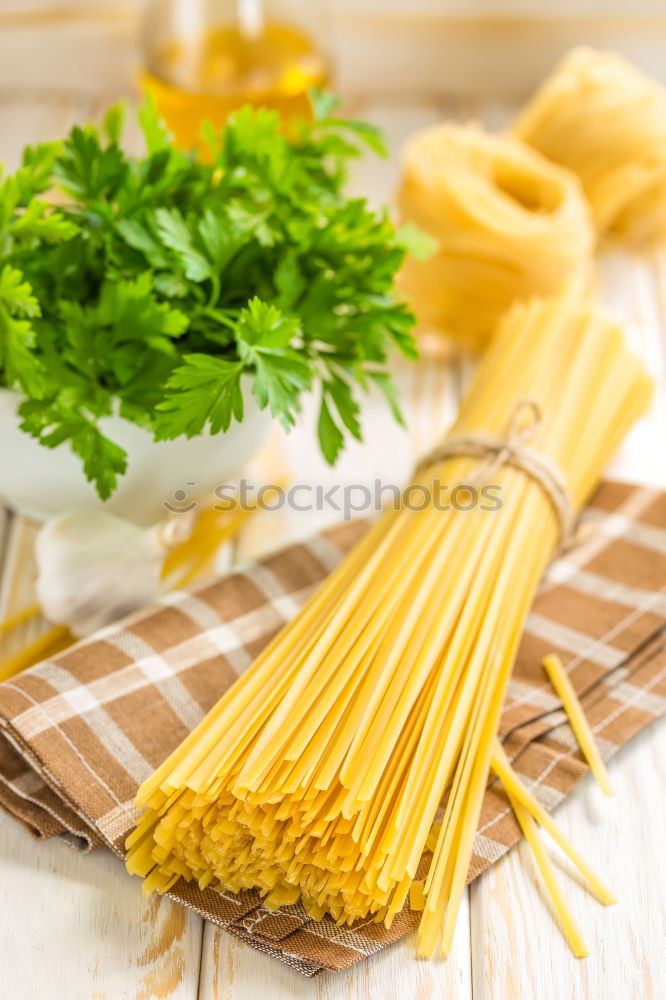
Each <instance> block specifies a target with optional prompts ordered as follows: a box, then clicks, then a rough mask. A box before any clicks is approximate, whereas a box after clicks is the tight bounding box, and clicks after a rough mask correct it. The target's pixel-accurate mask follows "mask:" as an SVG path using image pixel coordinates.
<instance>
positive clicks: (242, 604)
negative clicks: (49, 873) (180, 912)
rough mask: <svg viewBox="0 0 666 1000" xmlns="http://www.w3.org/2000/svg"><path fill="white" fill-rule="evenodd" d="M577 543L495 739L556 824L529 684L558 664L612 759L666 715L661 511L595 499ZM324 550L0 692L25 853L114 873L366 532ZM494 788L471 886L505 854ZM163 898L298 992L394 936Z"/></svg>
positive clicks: (140, 617)
mask: <svg viewBox="0 0 666 1000" xmlns="http://www.w3.org/2000/svg"><path fill="white" fill-rule="evenodd" d="M582 524H583V528H584V536H586V538H585V539H584V540H583V541H581V543H580V544H579V545H578V546H577V547H576V548H575V549H574V550H573V551H571V552H570V553H569V554H568V555H567V556H566V557H564V558H562V559H560V560H558V561H557V562H555V563H554V564H553V565H552V566H551V568H550V570H549V572H548V575H547V577H546V579H545V580H544V583H543V585H542V587H541V590H540V592H539V594H538V596H537V599H536V601H535V605H534V608H533V612H532V614H531V616H530V618H529V621H528V623H527V628H526V631H525V635H524V638H523V642H522V645H521V649H520V653H519V657H518V661H517V664H516V668H515V671H514V674H513V680H512V681H511V685H510V688H509V692H508V697H507V702H506V706H505V709H504V714H503V718H502V725H501V735H502V738H503V740H504V743H505V747H506V749H507V752H508V753H509V756H510V757H511V758H512V760H513V761H514V764H515V766H516V768H517V770H518V771H519V773H520V774H522V775H523V777H524V778H525V779H526V780H527V782H528V784H529V785H530V787H531V788H532V789H533V791H534V793H535V794H536V796H537V797H538V798H539V800H540V801H541V802H542V804H543V805H544V806H545V807H546V808H547V809H552V808H554V806H556V805H557V803H558V802H560V801H561V799H562V798H564V796H565V795H566V794H567V793H568V792H569V791H570V790H571V789H572V788H573V786H574V785H575V784H576V783H577V781H578V780H579V779H580V778H581V777H582V776H583V775H584V774H585V773H586V771H587V767H586V765H585V763H584V762H583V760H582V758H581V756H580V753H579V752H578V750H577V745H576V741H575V739H574V737H573V734H572V732H571V730H570V728H569V726H568V724H567V721H566V716H565V715H564V713H563V712H562V710H561V706H560V702H559V701H558V699H557V697H556V695H555V693H554V691H553V690H552V688H551V687H550V685H549V683H548V681H547V678H546V676H545V674H544V672H543V670H542V667H541V660H542V658H543V656H544V655H545V654H546V653H549V652H557V653H559V654H560V656H561V657H562V659H563V662H564V663H565V665H566V668H567V670H568V672H569V676H570V677H571V680H572V682H573V684H574V686H575V688H576V690H577V691H578V693H579V695H580V697H581V699H582V701H583V705H584V707H585V710H586V713H587V715H588V718H589V719H590V721H591V724H592V727H593V729H594V731H595V733H596V735H597V738H598V740H599V744H600V747H601V752H602V754H603V755H604V756H605V757H609V756H610V755H611V754H612V753H613V752H614V751H615V750H616V749H617V748H618V747H619V746H620V745H622V744H623V743H626V742H627V740H629V739H631V737H632V736H633V735H634V734H635V733H637V732H639V731H640V730H641V729H643V728H644V727H645V726H647V725H648V724H649V723H650V722H652V721H653V720H654V719H656V718H658V717H659V716H661V715H663V714H664V712H665V710H666V641H665V638H666V494H664V493H660V492H658V491H655V490H649V489H643V488H637V487H633V486H627V485H624V484H620V483H606V484H604V485H603V486H602V487H601V488H600V490H599V491H598V492H597V494H596V496H595V497H594V499H593V500H592V502H591V503H590V505H589V506H588V507H587V508H586V510H585V511H584V513H583V517H582ZM365 527H366V526H365V525H364V524H363V523H362V522H356V523H352V524H346V525H343V526H341V527H337V528H334V529H332V530H330V531H327V532H324V533H323V534H321V535H318V536H317V537H315V538H313V539H311V540H310V541H308V542H305V543H302V544H298V545H292V546H290V547H289V548H287V549H284V550H282V551H281V552H278V553H276V554H273V555H271V556H269V557H268V558H266V559H264V560H262V561H261V562H259V563H256V564H253V565H250V566H246V567H244V568H242V569H239V570H237V571H236V572H233V573H230V574H228V575H226V576H224V577H223V578H221V579H219V580H217V581H216V582H214V583H208V584H206V585H203V586H199V587H196V588H194V589H193V590H191V591H189V592H187V593H178V594H174V595H171V596H170V597H169V598H168V599H167V600H165V601H163V602H162V603H161V604H159V605H157V606H153V607H150V608H147V609H145V610H143V611H141V612H139V613H137V614H135V615H133V616H131V617H130V618H127V619H125V620H123V621H122V622H120V623H118V624H116V625H114V626H112V627H109V628H106V629H104V630H103V631H102V632H99V633H98V634H97V635H95V636H94V637H92V638H90V639H87V640H85V641H83V642H80V643H78V644H77V645H76V646H74V647H72V648H71V649H69V650H67V651H66V652H64V653H62V654H60V655H59V656H57V657H56V658H55V659H54V660H52V661H49V662H45V663H42V664H40V665H39V666H37V667H34V668H32V669H31V670H29V671H27V672H25V673H24V674H22V675H20V676H18V677H16V678H14V679H12V680H11V681H10V682H6V683H4V684H1V685H0V805H1V806H2V807H4V808H5V809H6V810H7V811H8V812H9V813H11V814H12V815H13V816H15V817H16V818H17V819H18V820H19V821H21V822H22V823H23V824H24V825H25V826H26V827H28V828H29V829H30V830H31V832H32V833H33V834H34V835H35V836H37V837H52V836H55V835H60V836H63V837H66V838H67V839H69V840H70V841H71V842H72V843H74V844H75V845H77V846H79V847H81V848H83V849H89V848H91V847H95V846H98V845H102V844H106V845H107V846H109V847H111V848H112V849H113V850H114V851H116V853H118V854H119V855H122V853H123V845H124V840H125V837H126V835H127V833H128V832H129V831H130V830H131V828H132V826H133V824H134V822H135V820H136V815H137V814H136V810H135V807H134V802H133V800H134V795H135V792H136V789H137V786H138V785H139V784H140V783H141V782H142V781H143V779H144V778H146V777H147V776H148V775H149V774H150V773H151V771H152V770H153V768H154V767H155V766H156V765H157V764H159V763H160V762H161V761H162V760H164V758H165V757H166V756H167V755H168V754H169V753H170V752H171V750H173V748H174V747H175V746H176V745H177V744H178V743H179V742H180V741H181V740H182V739H183V737H184V736H186V735H187V733H188V732H189V731H190V730H191V729H192V728H193V727H194V726H195V725H196V724H197V723H198V722H199V720H200V719H201V718H202V716H203V715H204V713H205V712H206V711H208V709H209V708H210V707H211V706H212V705H213V704H214V702H215V701H216V700H217V699H218V698H219V697H220V695H221V694H222V693H223V692H224V691H225V690H226V689H227V688H228V687H229V685H230V684H231V683H233V681H234V678H235V677H236V676H237V675H238V674H239V673H241V672H242V671H243V670H245V669H246V667H248V666H249V664H250V663H251V662H252V660H253V659H254V657H255V656H256V655H257V654H258V652H259V651H260V650H261V649H262V648H263V647H264V646H265V645H266V643H267V642H268V641H269V640H270V639H271V638H272V637H273V635H274V634H275V633H276V632H277V631H278V629H280V628H281V626H282V625H284V623H285V622H286V621H288V620H289V619H290V618H291V617H292V616H293V615H294V613H295V612H296V611H297V609H298V608H299V607H300V606H301V605H302V604H303V602H304V601H305V600H306V598H307V597H308V596H309V595H310V594H311V593H312V592H313V590H314V589H315V588H316V586H317V584H318V583H319V582H320V581H321V580H322V579H323V578H324V577H325V575H326V574H327V573H328V572H329V571H330V570H331V569H332V568H333V567H334V566H335V565H336V564H337V562H338V561H339V560H340V559H341V557H342V556H343V555H344V553H346V552H347V551H348V550H349V549H350V548H351V546H352V545H353V544H354V542H355V541H356V540H357V539H358V538H359V537H360V536H361V535H362V533H363V532H364V530H365ZM519 836H520V832H519V829H518V826H517V824H516V822H515V820H514V818H513V815H512V813H511V810H510V809H509V807H508V803H507V800H506V798H505V797H504V795H503V793H502V791H501V789H499V788H498V786H497V784H496V783H491V785H490V786H489V788H488V791H487V795H486V798H485V801H484V805H483V812H482V816H481V822H480V826H479V830H478V833H477V836H476V841H475V845H474V856H473V860H472V865H471V869H470V873H469V878H470V879H473V878H475V877H476V876H477V875H479V874H480V873H481V872H482V871H483V870H484V869H486V868H487V867H488V866H489V865H491V864H492V863H493V862H494V861H496V860H497V859H498V858H500V857H501V856H502V855H503V854H505V853H506V851H508V850H509V848H510V847H511V846H512V845H513V844H514V843H515V842H516V841H517V840H518V839H519ZM171 896H172V897H173V898H175V899H176V900H178V901H179V902H181V903H182V904H184V905H185V906H188V907H190V908H191V909H193V910H195V911H196V912H197V913H200V914H201V915H202V916H204V917H206V918H207V919H208V920H212V921H213V922H214V923H216V924H218V925H219V926H220V927H223V928H224V929H225V930H227V931H229V932H230V933H231V934H234V935H236V936H237V937H239V938H241V939H242V940H244V941H246V942H248V943H249V944H251V945H252V946H253V947H255V948H257V949H259V950H260V951H263V952H266V953H268V954H270V955H274V956H275V957H277V958H279V959H280V960H281V961H283V962H285V963H286V964H288V965H290V966H292V967H293V968H295V969H297V970H298V971H299V972H301V973H303V974H304V975H306V976H313V975H316V974H317V973H319V972H321V971H322V970H340V969H343V968H346V967H347V966H349V965H351V964H352V963H354V962H357V961H359V960H360V959H362V958H364V957H365V956H367V955H370V954H372V953H373V952H375V951H377V950H378V949H380V948H383V947H385V946H386V945H388V944H390V943H391V942H393V941H395V940H396V939H397V938H399V937H401V936H402V935H403V934H405V933H407V932H408V931H409V930H410V929H411V928H412V927H413V926H414V925H415V924H416V922H417V921H418V914H413V913H411V912H410V911H409V910H408V909H406V910H403V912H402V913H401V914H399V916H398V918H397V919H396V920H395V921H394V924H393V926H392V927H391V929H390V930H389V931H387V930H386V929H385V928H384V927H383V926H382V925H379V924H375V923H364V924H361V925H358V926H355V927H353V928H351V929H346V928H340V927H336V926H335V925H334V924H333V923H332V922H331V921H329V920H323V921H322V922H320V923H317V922H316V921H313V920H311V919H309V918H308V916H307V914H306V913H305V911H304V910H303V909H302V908H301V907H300V906H298V905H296V906H288V907H284V908H283V909H281V910H280V911H277V912H270V911H268V910H266V909H265V908H264V907H262V905H261V902H260V899H259V898H258V896H257V895H256V894H254V893H251V892H245V893H242V894H241V895H238V896H234V895H232V894H229V893H223V892H217V891H214V890H210V889H207V890H205V891H203V892H202V891H200V890H199V889H198V888H197V887H196V886H195V885H191V884H190V885H188V884H186V883H184V882H183V883H178V884H177V885H176V887H175V888H174V890H173V891H172V892H171Z"/></svg>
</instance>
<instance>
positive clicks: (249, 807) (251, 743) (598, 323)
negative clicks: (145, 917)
mask: <svg viewBox="0 0 666 1000" xmlns="http://www.w3.org/2000/svg"><path fill="white" fill-rule="evenodd" d="M650 393H651V384H650V381H649V379H648V377H647V376H646V374H645V372H644V371H643V368H642V367H641V365H640V363H639V362H638V361H637V360H636V359H635V358H634V357H633V356H632V355H631V354H630V353H629V352H628V350H627V349H626V346H625V344H624V341H623V338H622V334H621V331H620V330H619V329H618V328H617V327H616V326H614V325H613V323H612V322H611V321H610V320H609V319H607V318H606V317H605V316H604V315H603V314H602V313H601V312H599V311H598V310H597V309H596V308H595V307H594V306H592V305H590V304H587V303H586V302H584V301H582V300H581V299H580V298H578V296H577V295H576V294H574V293H567V294H566V295H564V296H562V297H559V298H557V299H553V300H534V301H530V302H528V303H525V304H521V305H518V306H516V307H514V308H513V310H512V311H511V312H510V313H509V315H508V316H507V317H506V318H505V320H504V321H503V323H502V325H501V329H500V331H499V333H498V335H497V337H496V339H495V340H494V342H493V344H492V347H491V349H490V351H489V352H488V354H487V355H486V357H485V359H484V361H483V363H482V365H481V368H480V370H479V372H478V375H477V377H476V380H475V382H474V384H473V386H472V388H471V391H470V392H469V395H468V397H467V399H466V401H465V403H464V404H463V407H462V410H461V413H460V416H459V418H458V420H457V422H456V425H455V426H454V428H453V430H452V432H451V434H450V436H449V438H448V439H447V441H446V442H445V445H444V447H443V448H442V449H440V450H439V452H438V453H437V454H433V456H431V459H430V460H428V461H427V463H426V464H425V465H424V466H422V467H421V469H420V470H419V471H418V472H417V474H416V476H415V482H416V483H418V484H421V486H422V487H423V488H424V489H425V490H432V488H433V484H434V481H435V480H439V481H440V484H457V483H464V482H468V483H470V495H471V496H473V495H474V490H476V489H478V486H479V484H480V482H481V479H482V478H483V479H484V480H485V481H490V482H491V483H493V484H494V485H496V486H497V487H498V488H499V496H500V498H501V507H500V509H497V510H488V509H483V508H484V507H487V506H488V505H486V504H474V505H472V506H471V509H467V510H463V509H460V508H461V507H462V506H469V505H468V504H464V505H463V504H461V503H459V504H457V505H456V506H452V507H451V509H449V510H442V509H441V504H437V505H435V504H434V503H430V504H428V505H427V506H426V507H425V509H421V510H415V509H409V508H408V506H407V505H403V507H402V508H401V509H400V510H398V511H391V512H388V513H386V514H385V515H384V516H383V517H382V518H381V519H380V520H379V522H378V523H377V524H376V526H375V527H374V528H373V529H372V530H371V531H370V532H369V533H368V534H367V535H366V536H365V537H364V539H363V540H362V541H361V543H360V544H359V545H358V547H357V548H356V549H355V550H354V551H353V552H352V553H351V555H350V556H349V557H348V558H347V559H345V561H344V562H343V563H342V564H341V565H340V566H339V568H338V569H337V570H336V571H335V572H334V573H333V574H332V575H331V576H330V577H329V578H328V579H327V581H326V582H325V583H324V585H323V586H322V587H321V589H320V590H319V591H318V592H317V593H316V595H315V596H314V597H313V598H312V599H311V600H310V601H309V602H308V603H307V604H306V605H305V607H304V608H303V610H302V611H301V612H300V613H299V614H298V615H297V617H296V618H295V619H294V620H293V621H292V622H291V623H290V624H289V625H288V626H287V627H286V628H285V629H284V630H283V631H282V632H281V633H280V634H279V635H278V636H277V637H276V639H275V640H274V641H273V642H272V643H271V644H270V646H269V647H268V648H267V649H266V650H265V651H264V652H263V653H262V655H261V656H260V657H259V659H258V660H257V661H256V662H255V663H254V665H253V666H252V667H251V668H250V669H249V670H248V671H247V673H246V674H245V675H244V676H242V677H241V678H240V679H239V680H238V681H237V683H236V684H235V685H234V686H233V687H232V688H231V689H230V690H229V691H228V692H227V693H226V694H225V695H224V697H223V698H222V699H221V700H220V701H219V702H218V704H217V705H216V706H215V707H214V709H213V710H212V711H211V712H210V713H209V715H208V716H207V717H206V719H205V720H204V721H203V722H202V723H201V725H200V726H199V727H198V728H197V729H196V730H195V731H194V732H193V733H192V734H191V735H190V736H189V737H188V738H187V739H186V740H185V741H184V742H183V744H182V745H181V746H180V747H179V748H178V749H177V750H176V751H175V752H174V753H173V754H172V755H171V757H170V758H169V759H168V760H167V761H166V762H165V763H164V764H163V765H162V766H161V767H160V768H159V769H158V770H157V771H156V773H155V774H154V775H153V776H152V777H151V778H150V779H148V780H147V781H146V782H145V783H144V785H143V786H142V788H141V789H140V792H139V796H138V801H139V803H140V804H141V805H142V806H145V807H146V811H145V813H144V815H143V817H142V819H141V820H140V823H139V825H138V827H137V829H136V830H135V831H134V833H133V834H132V835H131V836H130V838H129V840H128V859H127V864H128V868H129V870H130V871H131V872H133V873H136V874H139V875H142V876H145V877H146V881H145V888H146V890H148V891H150V890H153V889H157V890H158V891H164V890H166V889H167V888H169V887H170V886H172V885H173V883H174V882H175V881H176V880H177V879H178V878H180V877H183V878H185V879H188V880H189V879H192V878H194V879H197V880H198V882H199V884H200V885H201V886H202V887H203V886H207V885H211V886H217V887H221V888H224V889H228V890H231V891H238V890H240V889H244V888H250V887H256V888H258V889H260V890H261V892H262V893H263V894H265V902H266V905H268V906H277V905H280V904H282V903H291V902H295V901H296V900H299V899H300V900H302V901H303V904H304V905H305V906H306V908H307V910H308V911H309V913H310V914H312V915H313V916H314V917H317V918H319V917H321V916H322V915H323V914H325V913H328V914H330V915H331V916H332V917H333V918H334V919H335V920H336V921H338V922H340V923H351V922H352V921H354V920H356V919H357V918H365V919H369V918H371V917H373V916H374V917H375V918H376V919H377V920H383V921H385V922H386V923H387V924H388V923H390V921H391V919H392V918H393V915H394V914H395V913H396V912H397V911H398V910H400V909H401V908H402V906H403V905H404V904H405V901H406V900H407V898H408V895H409V893H410V888H412V889H413V890H416V891H413V905H414V908H421V907H422V908H423V915H422V919H421V924H420V950H421V952H422V953H423V954H426V955H429V954H431V953H432V952H433V951H434V949H435V947H436V944H437V939H438V936H439V934H440V931H441V930H442V927H443V941H442V947H443V950H444V952H445V953H446V952H447V951H448V949H449V947H450V944H451V940H452V936H453V928H454V923H455V918H456V913H457V910H458V906H459V903H460V899H461V896H462V893H463V889H464V886H465V882H466V878H467V873H468V868H469V861H470V856H471V852H472V842H473V838H474V834H475V831H476V827H477V822H478V817H479V812H480V808H481V801H482V798H483V795H484V790H485V787H486V783H487V780H488V774H489V768H490V766H491V761H494V766H495V769H496V771H497V772H498V773H499V772H502V774H503V775H504V779H505V783H506V781H511V782H512V785H511V789H510V792H511V795H512V799H513V800H514V801H516V802H517V803H518V808H519V809H520V810H522V811H523V813H524V811H525V809H526V808H527V809H528V811H529V804H530V800H529V797H528V796H527V795H526V794H524V793H523V792H521V790H520V788H519V787H518V786H517V784H516V782H515V781H513V778H512V776H511V772H510V769H507V765H506V762H502V760H501V757H500V758H498V750H497V744H496V740H495V736H496V732H497V726H498V719H499V714H500V710H501V706H502V702H503V699H504V694H505V688H506V684H507V681H508V678H509V674H510V672H511V668H512V665H513V661H514V657H515V654H516V649H517V645H518V642H519V639H520V635H521V630H522V627H523V623H524V621H525V617H526V615H527V613H528V610H529V607H530V604H531V602H532V599H533V596H534V593H535V589H536V587H537V584H538V582H539V579H540V577H541V575H542V573H543V571H544V568H545V566H546V565H547V563H548V562H549V560H550V559H551V557H552V555H553V553H554V551H555V550H556V548H557V545H558V541H560V540H561V539H562V536H563V535H567V534H568V532H569V529H570V517H569V514H570V513H571V512H573V511H577V510H578V509H579V508H580V506H581V505H582V503H583V501H584V500H585V498H586V497H587V496H588V495H589V493H590V491H591V490H592V488H593V487H594V485H595V483H596V482H597V480H598V478H599V476H600V473H601V471H602V469H603V468H604V466H605V464H606V463H607V461H608V460H609V458H610V457H611V455H612V454H613V452H614V450H615V449H616V448H617V446H618V444H619V442H620V441H621V439H622V437H623V435H624V434H625V432H626V431H627V430H628V428H629V427H630V426H631V424H632V423H633V422H634V420H635V419H636V418H637V417H638V415H639V414H640V413H641V412H642V411H643V410H644V408H645V407H646V405H647V402H648V400H649V397H650ZM539 415H540V419H538V417H539ZM569 504H570V505H571V510H569V507H568V505H569ZM417 506H422V504H420V503H419V504H418V505H417ZM437 508H439V509H437ZM507 787H508V786H507ZM521 796H522V798H521ZM533 815H534V816H535V818H537V820H539V821H540V822H543V815H544V814H543V810H541V812H538V810H537V809H536V807H535V806H533ZM528 819H529V817H528ZM521 820H523V821H525V822H526V823H527V820H525V816H524V815H523V814H522V813H521ZM529 823H531V820H529ZM528 828H530V829H531V827H529V824H528ZM426 845H427V846H428V847H429V849H430V850H432V858H431V860H430V861H429V865H428V869H427V873H426V874H425V880H424V882H423V883H421V882H420V880H419V882H418V883H415V880H416V879H417V874H418V875H419V876H421V877H422V873H421V872H418V873H417V869H419V863H420V862H421V859H422V855H423V853H424V850H425V848H426ZM579 860H580V859H579ZM581 864H582V862H581ZM581 870H584V868H583V867H581ZM589 880H590V882H591V883H592V884H593V885H594V880H593V879H592V878H591V877H590V879H589ZM596 891H597V895H599V896H600V898H602V899H603V898H605V897H606V896H607V894H606V893H605V891H604V890H603V887H600V886H599V885H598V884H597V889H596ZM417 897H418V899H417ZM606 901H608V900H607V899H606Z"/></svg>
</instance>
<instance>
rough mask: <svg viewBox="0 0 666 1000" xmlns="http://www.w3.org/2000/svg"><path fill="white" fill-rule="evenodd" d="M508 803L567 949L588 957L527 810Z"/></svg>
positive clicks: (517, 804)
mask: <svg viewBox="0 0 666 1000" xmlns="http://www.w3.org/2000/svg"><path fill="white" fill-rule="evenodd" d="M509 801H510V803H511V807H512V809H513V811H514V813H515V814H516V819H517V820H518V823H519V824H520V828H521V830H522V831H523V833H524V835H525V838H526V840H527V842H528V844H529V846H530V850H531V852H532V856H533V858H534V860H535V862H536V865H537V867H538V869H539V871H540V872H541V877H542V878H543V881H544V884H545V886H546V889H547V890H548V893H549V894H550V898H551V900H552V902H553V906H554V908H555V912H556V914H557V917H558V920H559V922H560V925H561V927H562V930H563V932H564V936H565V937H566V939H567V941H568V943H569V947H570V948H571V950H572V952H573V953H574V955H575V956H576V958H586V957H587V956H588V955H589V951H588V948H587V946H586V944H585V942H584V941H583V938H582V935H581V933H580V930H579V929H578V926H577V924H576V921H575V920H574V918H573V917H572V915H571V912H570V911H569V907H568V906H567V903H566V900H565V898H564V895H563V893H562V890H561V888H560V885H559V883H558V881H557V878H556V877H555V872H554V871H553V866H552V864H551V861H550V858H549V857H548V854H547V852H546V849H545V848H544V846H543V843H542V842H541V838H540V836H539V832H538V830H537V825H536V823H535V822H534V820H533V819H532V817H531V815H530V814H529V812H528V811H527V809H525V807H524V806H523V805H521V803H520V802H519V801H518V800H517V799H515V798H513V796H511V795H509Z"/></svg>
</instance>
